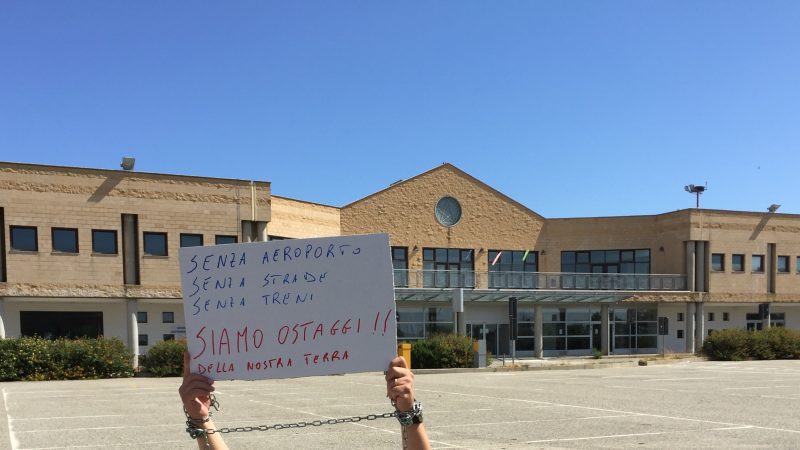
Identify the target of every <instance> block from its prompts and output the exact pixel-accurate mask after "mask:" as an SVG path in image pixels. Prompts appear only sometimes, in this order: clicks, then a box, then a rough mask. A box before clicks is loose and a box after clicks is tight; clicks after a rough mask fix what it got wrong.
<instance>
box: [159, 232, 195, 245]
mask: <svg viewBox="0 0 800 450" xmlns="http://www.w3.org/2000/svg"><path fill="white" fill-rule="evenodd" d="M166 240H167V239H166V235H165V236H164V241H165V242H166ZM202 245H203V235H202V234H188V233H181V247H200V246H202Z"/></svg>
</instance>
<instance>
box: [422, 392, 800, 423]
mask: <svg viewBox="0 0 800 450" xmlns="http://www.w3.org/2000/svg"><path fill="white" fill-rule="evenodd" d="M417 391H418V392H431V393H434V394H447V395H456V396H461V397H477V398H485V399H490V400H493V401H498V400H505V401H509V402H522V403H536V404H540V405H553V406H560V407H562V408H575V409H588V410H590V411H603V412H610V413H617V414H631V415H636V416H643V417H655V418H659V419H672V420H683V421H689V422H698V423H710V424H714V425H727V426H732V427H752V428H757V429H760V430H771V431H780V432H783V433H795V434H800V430H790V429H786V428H773V427H762V426H759V425H752V424H741V423H730V422H718V421H715V420H705V419H692V418H689V417H679V416H666V415H662V414H648V413H640V412H635V411H622V410H618V409H606V408H596V407H591V406H583V405H567V404H564V403H554V402H544V401H539V400H527V399H521V398H500V397H492V396H489V395H480V394H464V393H461V392H450V391H439V390H435V389H417Z"/></svg>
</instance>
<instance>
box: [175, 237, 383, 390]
mask: <svg viewBox="0 0 800 450" xmlns="http://www.w3.org/2000/svg"><path fill="white" fill-rule="evenodd" d="M180 267H181V283H182V286H183V304H184V312H185V317H186V337H187V340H188V346H189V353H190V355H191V371H192V372H195V373H200V374H203V375H205V376H207V377H209V378H212V379H215V380H232V379H239V380H255V379H264V378H289V377H302V376H310V375H325V374H333V373H350V372H364V371H382V370H385V369H386V367H387V366H388V364H389V361H390V360H391V359H392V358H394V356H395V355H396V354H397V347H396V342H397V341H396V339H397V322H396V318H395V314H396V311H395V304H394V292H393V275H392V264H391V256H390V254H389V236H388V235H386V234H372V235H363V236H342V237H331V238H319V239H291V240H282V241H270V242H253V243H248V244H228V245H217V246H213V247H184V248H181V250H180Z"/></svg>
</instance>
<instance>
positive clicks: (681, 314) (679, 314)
mask: <svg viewBox="0 0 800 450" xmlns="http://www.w3.org/2000/svg"><path fill="white" fill-rule="evenodd" d="M678 322H683V313H682V312H679V313H678Z"/></svg>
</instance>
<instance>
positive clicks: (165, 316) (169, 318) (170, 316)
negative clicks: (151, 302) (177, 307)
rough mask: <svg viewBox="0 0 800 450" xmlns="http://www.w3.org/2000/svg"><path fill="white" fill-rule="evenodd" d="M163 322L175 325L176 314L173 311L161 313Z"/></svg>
mask: <svg viewBox="0 0 800 450" xmlns="http://www.w3.org/2000/svg"><path fill="white" fill-rule="evenodd" d="M161 322H163V323H175V313H174V312H172V311H164V312H162V313H161Z"/></svg>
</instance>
